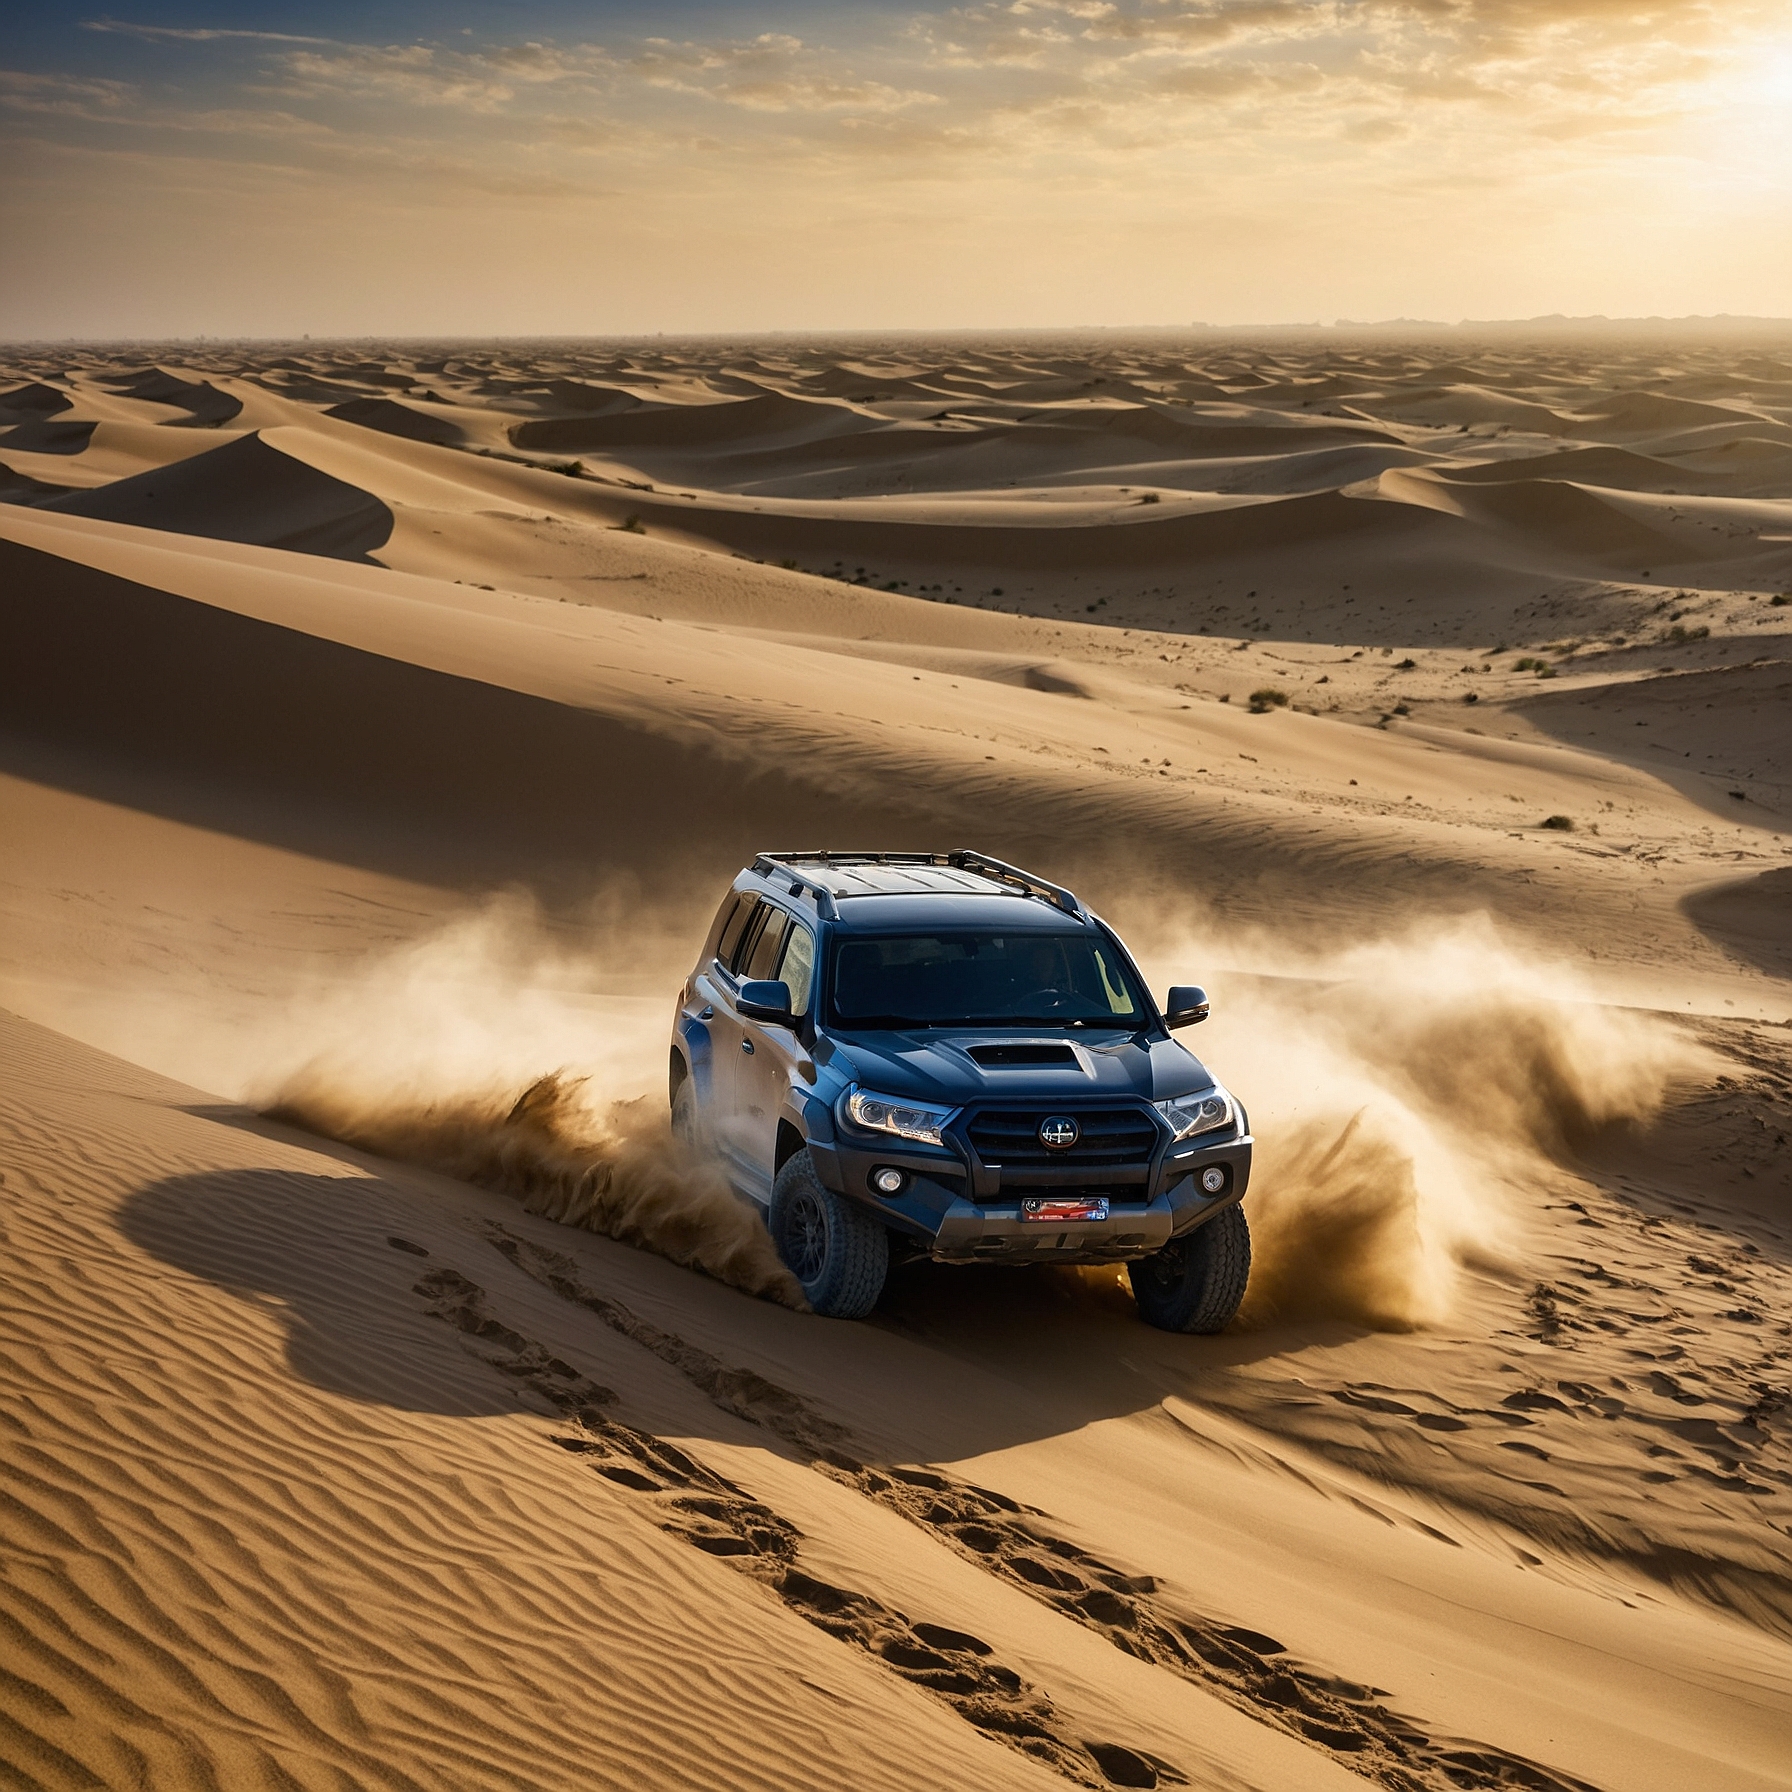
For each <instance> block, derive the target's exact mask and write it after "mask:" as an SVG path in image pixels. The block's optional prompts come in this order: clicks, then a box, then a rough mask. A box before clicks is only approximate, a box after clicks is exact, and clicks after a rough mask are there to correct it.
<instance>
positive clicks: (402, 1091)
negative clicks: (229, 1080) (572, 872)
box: [247, 895, 805, 1307]
mask: <svg viewBox="0 0 1792 1792" xmlns="http://www.w3.org/2000/svg"><path fill="white" fill-rule="evenodd" d="M608 937H613V930H612V929H611V928H610V927H608V926H604V925H596V924H594V925H593V926H592V927H591V928H589V929H588V930H585V931H583V932H581V931H580V930H568V929H567V928H565V927H564V926H559V927H553V926H550V925H549V924H548V922H547V921H546V920H545V919H544V918H543V916H542V915H541V913H540V911H539V910H538V909H537V908H536V907H535V905H534V904H533V903H532V902H531V901H530V900H529V899H528V898H526V897H522V896H517V895H506V896H500V897H496V898H493V899H491V900H490V901H488V902H486V903H484V904H482V905H481V906H479V907H478V908H475V909H473V910H471V911H469V912H468V913H466V914H464V915H462V916H460V917H457V918H456V919H454V920H452V921H450V922H448V923H447V924H446V925H444V926H443V927H441V928H440V929H439V930H437V931H435V932H432V933H430V934H427V935H425V936H424V937H422V938H420V939H418V940H416V941H415V942H413V943H410V944H407V945H403V946H399V947H396V948H394V949H391V950H388V951H386V952H382V953H380V954H378V955H376V956H374V957H372V958H370V959H369V960H368V961H366V962H365V963H364V964H363V965H362V966H360V967H359V968H358V969H356V970H354V971H352V972H350V973H349V974H347V975H346V976H343V977H341V978H338V979H334V980H332V981H331V982H330V983H328V984H327V985H324V986H322V987H320V988H317V989H315V990H313V991H312V992H310V993H309V994H307V995H303V996H300V997H299V998H297V999H296V1000H294V1001H293V1002H291V1003H290V1004H288V1007H287V1011H286V1013H285V1015H284V1017H283V1019H282V1021H281V1023H280V1025H279V1027H278V1029H277V1032H276V1034H275V1036H274V1037H272V1038H269V1039H267V1040H266V1041H264V1048H263V1061H262V1063H261V1065H260V1067H259V1068H258V1070H257V1071H256V1073H255V1074H254V1076H253V1077H252V1079H251V1082H250V1085H249V1088H248V1090H247V1095H248V1098H249V1099H250V1100H251V1101H252V1102H253V1103H254V1104H255V1105H256V1106H258V1107H260V1108H262V1109H263V1110H265V1111H266V1112H268V1113H270V1114H272V1115H274V1116H275V1117H277V1118H280V1119H285V1120H288V1121H291V1122H294V1123H295V1124H298V1125H301V1126H304V1127H306V1128H308V1129H309V1130H311V1131H313V1132H319V1133H323V1134H325V1135H327V1136H328V1137H331V1138H335V1139H341V1140H343V1141H345V1142H346V1143H349V1144H354V1145H359V1146H361V1147H363V1148H364V1149H366V1150H369V1151H375V1152H378V1153H380V1154H381V1155H382V1156H386V1157H395V1158H399V1159H402V1160H404V1161H406V1162H411V1163H418V1164H423V1165H425V1166H427V1167H428V1168H431V1169H435V1170H440V1171H442V1172H443V1173H444V1174H447V1175H450V1176H455V1177H458V1178H460V1179H461V1180H463V1181H466V1182H472V1183H476V1184H478V1185H479V1186H481V1187H484V1188H490V1189H495V1190H498V1191H500V1192H502V1193H505V1194H509V1195H512V1196H514V1197H515V1198H517V1199H518V1200H520V1201H521V1202H522V1204H523V1205H524V1206H525V1207H526V1208H527V1209H528V1210H529V1211H530V1212H533V1213H540V1214H544V1215H546V1216H547V1217H548V1218H550V1219H554V1220H559V1221H561V1222H562V1223H564V1224H566V1225H572V1226H582V1227H584V1228H586V1229H587V1230H590V1231H593V1232H602V1233H605V1234H607V1235H608V1236H610V1237H612V1238H618V1239H622V1240H624V1241H626V1242H627V1243H630V1244H634V1245H638V1246H640V1247H641V1248H643V1249H645V1250H650V1251H654V1252H656V1253H657V1254H659V1255H660V1256H663V1257H668V1258H670V1259H671V1260H672V1261H673V1262H675V1263H682V1264H685V1265H687V1266H689V1267H690V1268H693V1269H699V1270H702V1271H704V1272H706V1273H707V1274H709V1275H712V1276H714V1277H716V1278H717V1279H718V1280H720V1281H724V1282H728V1283H731V1284H732V1285H733V1286H735V1287H737V1288H743V1289H745V1290H747V1291H748V1292H749V1293H752V1294H756V1295H762V1296H765V1297H767V1298H769V1299H772V1300H777V1301H781V1302H783V1303H784V1304H785V1305H788V1306H794V1307H801V1306H803V1305H804V1304H805V1303H804V1301H803V1297H802V1290H801V1288H800V1287H799V1286H798V1284H797V1282H796V1279H795V1278H794V1277H793V1276H792V1275H791V1274H790V1272H789V1271H788V1270H786V1269H785V1268H784V1266H783V1264H782V1263H781V1262H780V1261H779V1260H778V1255H777V1252H776V1251H775V1249H774V1248H773V1246H772V1242H771V1239H770V1237H769V1236H768V1235H767V1233H766V1231H765V1228H764V1226H763V1225H762V1224H761V1222H760V1220H759V1217H758V1215H757V1213H756V1212H754V1210H753V1209H751V1208H750V1207H748V1206H747V1204H746V1203H745V1202H743V1201H741V1200H740V1199H739V1198H738V1197H736V1195H735V1194H734V1193H733V1191H732V1190H731V1189H730V1188H729V1186H728V1182H727V1179H726V1178H725V1177H724V1176H723V1174H722V1172H721V1169H720V1168H719V1166H718V1165H717V1164H716V1163H714V1162H713V1161H712V1160H711V1159H709V1158H707V1157H705V1156H703V1155H702V1154H701V1153H699V1152H697V1151H695V1150H693V1149H692V1148H691V1147H690V1146H687V1145H685V1144H684V1143H683V1142H682V1141H680V1140H678V1139H676V1138H674V1137H673V1135H672V1131H671V1127H670V1124H669V1121H668V1117H667V1110H666V1067H667V1050H668V1027H669V1025H670V1021H671V1015H672V996H673V991H674V990H675V989H676V988H677V984H678V981H679V979H680V977H681V976H682V974H683V969H684V968H685V967H683V966H680V967H679V968H678V969H676V970H675V969H672V968H671V961H670V959H666V961H665V962H664V963H662V964H655V963H654V962H653V960H654V958H655V956H656V955H658V948H657V947H656V946H655V945H654V944H653V942H651V941H649V942H642V941H641V940H640V939H639V937H638V936H637V937H636V938H634V939H632V940H631V942H630V948H629V950H628V952H627V954H626V957H624V955H622V954H612V955H610V956H613V957H615V958H617V959H620V960H621V962H614V963H612V962H606V961H605V960H606V953H605V950H604V947H603V944H602V942H603V940H604V939H606V938H608ZM681 950H683V951H684V952H685V954H686V955H687V956H688V952H689V948H688V946H682V947H681ZM644 953H645V955H646V956H645V957H644V956H643V954H644ZM661 956H663V955H661ZM644 980H645V981H647V982H649V983H653V982H658V983H661V984H662V985H663V986H664V993H663V995H641V994H633V993H628V992H629V991H632V990H635V989H638V988H639V987H640V985H641V984H642V982H643V981H644Z"/></svg>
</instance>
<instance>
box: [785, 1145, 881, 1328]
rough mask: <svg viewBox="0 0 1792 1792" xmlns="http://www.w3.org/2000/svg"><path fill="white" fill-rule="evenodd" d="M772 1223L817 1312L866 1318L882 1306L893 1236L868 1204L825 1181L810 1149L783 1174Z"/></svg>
mask: <svg viewBox="0 0 1792 1792" xmlns="http://www.w3.org/2000/svg"><path fill="white" fill-rule="evenodd" d="M767 1224H768V1225H769V1226H770V1228H771V1235H772V1242H773V1243H774V1244H775V1245H777V1247H778V1255H779V1256H780V1257H782V1258H783V1259H784V1264H785V1267H786V1268H787V1269H789V1271H790V1273H791V1274H792V1275H793V1276H795V1277H796V1279H797V1280H798V1281H799V1282H801V1283H802V1285H803V1293H804V1294H805V1295H806V1296H807V1297H808V1300H809V1305H810V1306H811V1307H813V1308H814V1309H815V1311H816V1312H817V1313H820V1314H822V1315H823V1317H825V1318H828V1319H863V1318H864V1317H865V1315H866V1314H867V1313H869V1312H870V1311H871V1309H872V1308H873V1307H875V1306H876V1305H877V1297H878V1296H879V1295H880V1294H882V1293H883V1290H884V1277H885V1276H886V1275H888V1274H889V1270H890V1240H889V1236H888V1234H886V1233H885V1231H884V1229H883V1227H882V1226H881V1225H880V1224H879V1223H878V1221H876V1220H875V1219H873V1218H872V1216H871V1215H870V1214H868V1213H867V1212H866V1211H865V1210H864V1209H863V1208H862V1207H859V1206H857V1205H855V1204H854V1203H853V1202H851V1201H849V1200H847V1199H846V1197H845V1196H844V1195H837V1194H835V1193H834V1191H833V1190H832V1189H831V1188H827V1187H825V1186H824V1185H823V1183H822V1180H821V1178H820V1177H819V1176H817V1175H816V1173H815V1164H814V1160H813V1159H812V1158H811V1157H810V1156H809V1153H808V1152H807V1151H799V1152H797V1153H796V1154H795V1155H794V1156H793V1157H791V1158H790V1159H789V1160H788V1162H786V1163H785V1165H784V1167H783V1169H781V1170H780V1171H779V1172H778V1176H777V1180H776V1181H775V1182H774V1183H773V1184H772V1206H771V1212H770V1214H769V1215H768V1216H767Z"/></svg>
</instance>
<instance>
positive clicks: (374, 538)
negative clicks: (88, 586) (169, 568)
mask: <svg viewBox="0 0 1792 1792" xmlns="http://www.w3.org/2000/svg"><path fill="white" fill-rule="evenodd" d="M46 508H49V509H55V510H62V511H66V512H68V514H69V515H71V516H91V517H99V518H101V519H103V520H104V521H106V522H112V523H134V524H136V525H137V526H139V527H140V528H147V529H166V530H169V531H171V532H173V533H176V534H181V535H206V536H210V537H212V538H213V539H215V540H218V541H247V542H254V543H255V544H257V545H258V546H261V547H274V548H291V549H294V550H296V551H298V552H301V553H307V554H329V555H332V556H334V557H336V558H339V559H343V560H361V559H365V558H366V557H367V556H368V555H369V554H370V553H371V552H372V551H373V550H374V549H375V548H379V547H383V546H384V545H385V542H386V539H387V537H388V536H390V535H391V533H392V512H391V511H390V510H389V509H387V507H386V506H385V505H384V504H382V503H381V502H380V500H379V499H378V498H376V497H373V496H372V495H371V494H369V493H367V492H364V491H361V490H359V489H358V488H357V487H355V486H352V485H346V484H344V483H343V482H342V481H341V480H338V479H332V478H331V477H330V476H329V475H328V474H327V473H320V472H318V471H317V469H316V468H315V467H309V466H306V465H305V463H304V462H303V461H298V460H294V459H293V458H292V457H291V456H290V455H286V454H282V453H281V452H280V450H279V449H277V448H273V447H270V446H269V445H268V444H267V443H265V442H263V441H262V440H261V439H260V438H259V437H258V436H255V435H247V436H242V437H239V438H238V439H237V440H236V441H234V442H229V443H227V444H225V445H224V446H223V447H221V448H214V449H212V450H211V452H210V453H207V454H202V455H196V456H194V457H193V458H192V459H191V460H182V461H178V462H176V463H175V464H174V465H173V466H169V467H157V468H155V469H153V470H152V471H150V472H147V473H139V474H137V475H136V477H134V478H130V479H121V480H118V481H116V482H115V483H113V484H110V485H106V486H102V487H100V488H99V489H98V490H96V491H90V492H79V493H76V494H73V495H71V496H68V497H62V498H56V499H54V500H52V502H51V503H50V504H49V505H47V506H46Z"/></svg>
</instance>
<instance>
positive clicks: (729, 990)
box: [709, 898, 791, 1205]
mask: <svg viewBox="0 0 1792 1792" xmlns="http://www.w3.org/2000/svg"><path fill="white" fill-rule="evenodd" d="M790 925H791V917H790V916H789V915H788V914H787V913H786V912H785V911H784V910H783V909H781V908H779V907H778V906H777V905H776V904H775V903H771V902H767V901H765V900H764V899H763V898H761V900H760V903H759V906H758V908H757V909H756V910H755V911H754V914H753V917H752V919H751V920H750V921H749V922H748V923H747V926H746V928H745V930H744V931H743V933H742V934H741V936H740V943H739V945H738V946H737V947H736V948H735V950H734V953H733V955H732V960H731V962H730V964H729V966H728V970H729V971H730V973H731V975H730V976H729V977H727V978H720V977H718V978H717V979H716V985H717V991H716V993H717V997H718V999H717V1001H716V1004H715V1009H716V1014H715V1019H714V1020H713V1021H711V1022H710V1029H709V1030H710V1037H711V1038H712V1039H713V1040H714V1041H715V1047H714V1049H715V1060H716V1069H715V1081H716V1102H715V1115H714V1121H713V1124H712V1126H711V1134H712V1136H713V1138H714V1140H715V1143H716V1147H717V1149H718V1150H719V1151H720V1152H721V1154H722V1162H723V1167H724V1168H725V1169H726V1170H727V1172H728V1176H729V1179H730V1181H732V1182H733V1183H734V1184H735V1185H736V1186H737V1187H738V1188H740V1189H741V1191H742V1192H743V1193H745V1194H748V1195H751V1196H752V1197H753V1199H754V1200H756V1201H758V1202H760V1203H761V1204H762V1205H763V1204H764V1203H766V1202H769V1201H770V1199H771V1179H770V1177H769V1176H768V1175H767V1174H765V1173H764V1172H763V1171H762V1170H761V1168H760V1160H761V1157H762V1156H766V1157H769V1149H768V1150H767V1151H765V1152H762V1151H761V1150H760V1148H759V1140H758V1136H757V1134H758V1130H759V1121H760V1118H761V1116H762V1114H763V1096H762V1093H761V1090H760V1087H759V1079H758V1078H757V1077H756V1076H755V1075H754V1066H753V1062H752V1060H753V1059H754V1058H756V1057H757V1056H759V1054H760V1053H761V1051H762V1049H763V1048H762V1045H761V1039H762V1030H761V1028H760V1027H759V1025H758V1024H757V1022H754V1021H749V1020H746V1019H745V1018H743V1017H742V1015H741V1012H740V1009H739V1008H738V1007H736V1006H735V994H736V991H737V990H738V988H739V986H740V985H741V984H742V983H744V982H746V981H747V980H748V979H749V978H754V977H770V976H772V975H773V968H772V967H775V966H776V964H777V962H778V959H779V957H780V955H781V954H782V952H783V949H784V940H785V936H786V935H787V934H788V933H789V931H790ZM724 1060H725V1061H726V1063H725V1064H724ZM771 1130H772V1131H773V1133H774V1134H775V1133H776V1131H777V1123H776V1122H775V1121H773V1122H772V1123H771Z"/></svg>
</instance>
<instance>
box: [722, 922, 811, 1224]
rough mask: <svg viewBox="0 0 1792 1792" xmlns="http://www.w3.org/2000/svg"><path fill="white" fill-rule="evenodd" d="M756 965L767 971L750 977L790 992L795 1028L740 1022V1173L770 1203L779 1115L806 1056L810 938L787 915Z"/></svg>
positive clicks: (809, 994)
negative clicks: (744, 1048) (772, 948)
mask: <svg viewBox="0 0 1792 1792" xmlns="http://www.w3.org/2000/svg"><path fill="white" fill-rule="evenodd" d="M755 962H756V963H764V964H769V965H770V966H771V967H772V968H771V969H769V970H756V971H752V972H751V973H749V974H750V975H752V976H756V977H775V978H777V979H778V980H779V981H780V982H782V983H783V984H784V985H785V986H786V987H787V988H788V989H789V991H790V1011H791V1014H792V1015H793V1016H794V1017H795V1018H796V1022H797V1029H798V1030H797V1031H792V1029H791V1028H789V1027H774V1026H767V1025H766V1024H765V1023H764V1022H763V1021H745V1022H743V1023H742V1026H743V1030H744V1033H745V1037H746V1041H747V1043H748V1044H749V1045H750V1046H751V1047H752V1050H751V1051H749V1052H742V1053H741V1055H740V1062H739V1064H738V1065H737V1066H736V1076H737V1077H738V1079H739V1080H738V1081H737V1083H736V1085H735V1089H736V1106H737V1108H738V1109H739V1112H740V1116H741V1131H740V1148H741V1158H740V1164H741V1172H742V1174H743V1175H744V1176H746V1177H748V1178H749V1179H750V1182H751V1190H750V1192H752V1193H753V1194H754V1195H755V1196H756V1197H757V1198H758V1199H760V1200H763V1201H766V1202H768V1203H769V1202H770V1200H771V1197H772V1179H773V1174H774V1168H773V1166H774V1164H775V1162H776V1159H777V1152H778V1116H779V1115H780V1114H782V1113H783V1111H784V1097H785V1095H786V1094H787V1093H788V1091H789V1089H790V1080H791V1078H792V1076H793V1075H795V1073H796V1067H797V1065H798V1064H799V1063H803V1062H805V1061H806V1060H807V1058H808V1055H809V1052H808V1047H807V1046H805V1045H804V1043H803V1041H802V1039H801V1037H800V1036H799V1034H800V1030H801V1028H802V1024H803V1017H804V1016H805V1015H807V1014H808V1012H809V1003H810V1000H811V998H812V996H813V993H814V988H815V935H814V934H813V933H811V932H810V931H809V929H808V928H807V927H806V926H804V924H803V923H802V922H801V921H800V920H798V919H796V918H795V917H792V918H791V920H790V924H789V926H788V927H787V928H786V929H785V931H784V935H783V937H782V939H781V940H780V941H779V942H778V946H777V950H776V952H775V954H774V953H772V952H769V951H768V952H767V953H765V954H764V955H763V956H760V955H757V954H756V955H755Z"/></svg>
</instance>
